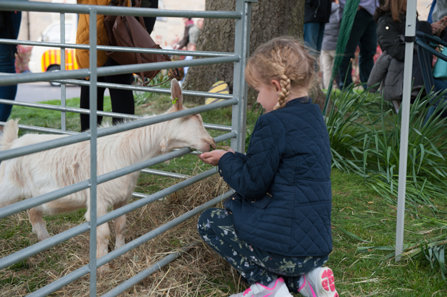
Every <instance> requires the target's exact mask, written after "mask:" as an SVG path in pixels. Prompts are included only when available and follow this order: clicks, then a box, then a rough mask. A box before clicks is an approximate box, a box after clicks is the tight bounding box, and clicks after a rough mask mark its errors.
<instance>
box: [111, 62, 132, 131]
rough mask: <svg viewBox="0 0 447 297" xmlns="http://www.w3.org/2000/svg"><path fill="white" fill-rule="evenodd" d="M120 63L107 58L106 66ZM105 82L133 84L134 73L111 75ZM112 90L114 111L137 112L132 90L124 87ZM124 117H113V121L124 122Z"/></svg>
mask: <svg viewBox="0 0 447 297" xmlns="http://www.w3.org/2000/svg"><path fill="white" fill-rule="evenodd" d="M113 65H118V64H117V63H116V62H114V61H113V60H111V59H109V60H107V62H106V64H105V66H113ZM104 80H105V82H108V83H115V84H123V85H131V84H132V81H133V75H132V73H124V74H118V75H111V76H106V77H104ZM109 92H110V101H111V103H112V111H113V112H118V113H125V114H135V102H134V98H133V92H132V90H123V89H113V88H109ZM122 121H123V119H122V118H118V117H116V118H115V117H114V118H112V123H113V124H114V125H116V124H118V123H119V122H122Z"/></svg>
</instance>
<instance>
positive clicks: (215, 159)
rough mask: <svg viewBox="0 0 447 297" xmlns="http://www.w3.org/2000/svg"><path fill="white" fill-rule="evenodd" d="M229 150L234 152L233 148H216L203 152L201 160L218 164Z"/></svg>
mask: <svg viewBox="0 0 447 297" xmlns="http://www.w3.org/2000/svg"><path fill="white" fill-rule="evenodd" d="M228 152H234V151H233V150H232V149H230V150H228V151H227V150H214V151H210V152H206V153H202V154H200V155H199V158H200V160H202V161H203V162H205V163H207V164H211V165H214V166H216V165H217V164H219V160H220V158H221V157H222V156H223V155H225V154H226V153H228Z"/></svg>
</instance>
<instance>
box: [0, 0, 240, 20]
mask: <svg viewBox="0 0 447 297" xmlns="http://www.w3.org/2000/svg"><path fill="white" fill-rule="evenodd" d="M48 4H51V5H48ZM0 9H1V10H17V9H18V10H21V11H37V12H56V13H61V12H63V13H76V14H89V13H90V12H91V10H92V9H94V10H95V12H96V13H97V14H104V15H130V16H147V17H151V16H152V17H154V16H155V17H156V16H159V17H180V18H181V17H191V18H219V19H240V18H241V17H242V15H241V13H240V12H236V11H198V10H181V11H180V10H167V9H153V8H142V7H138V8H135V7H119V6H103V5H99V6H96V5H81V4H59V3H45V2H43V3H42V2H34V1H26V0H25V1H24V0H18V1H17V0H16V1H0Z"/></svg>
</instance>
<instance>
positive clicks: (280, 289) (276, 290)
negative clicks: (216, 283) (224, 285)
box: [230, 277, 293, 297]
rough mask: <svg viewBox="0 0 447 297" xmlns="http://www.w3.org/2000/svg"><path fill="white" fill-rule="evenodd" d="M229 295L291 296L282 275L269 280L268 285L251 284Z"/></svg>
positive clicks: (242, 296) (245, 296) (240, 296)
mask: <svg viewBox="0 0 447 297" xmlns="http://www.w3.org/2000/svg"><path fill="white" fill-rule="evenodd" d="M230 297H293V296H292V294H290V292H289V289H287V285H286V284H285V283H284V279H283V278H282V277H280V278H278V279H276V280H275V281H273V282H271V283H270V284H269V285H268V286H264V285H261V284H259V283H256V284H253V285H251V286H250V288H248V289H247V290H245V291H244V292H242V293H238V294H233V295H231V296H230Z"/></svg>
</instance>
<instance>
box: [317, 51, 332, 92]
mask: <svg viewBox="0 0 447 297" xmlns="http://www.w3.org/2000/svg"><path fill="white" fill-rule="evenodd" d="M334 57H335V51H333V50H330V51H329V50H327V51H326V50H322V51H321V54H320V68H321V71H322V73H323V88H324V89H327V88H329V84H330V82H331V77H332V67H333V65H334ZM334 79H335V78H334Z"/></svg>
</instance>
